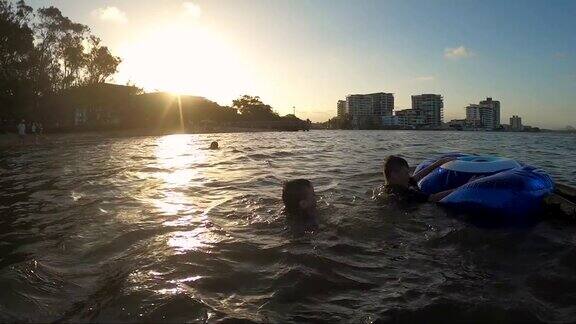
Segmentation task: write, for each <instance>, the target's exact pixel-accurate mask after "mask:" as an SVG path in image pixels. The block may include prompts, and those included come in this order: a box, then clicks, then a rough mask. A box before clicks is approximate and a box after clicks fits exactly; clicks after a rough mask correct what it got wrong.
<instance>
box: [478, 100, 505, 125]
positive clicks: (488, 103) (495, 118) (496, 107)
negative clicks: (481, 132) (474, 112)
mask: <svg viewBox="0 0 576 324" xmlns="http://www.w3.org/2000/svg"><path fill="white" fill-rule="evenodd" d="M479 104H480V106H482V107H485V108H488V109H490V110H491V112H492V124H490V125H488V128H490V129H498V128H500V101H498V100H492V98H490V97H488V98H486V100H483V101H480V103H479Z"/></svg>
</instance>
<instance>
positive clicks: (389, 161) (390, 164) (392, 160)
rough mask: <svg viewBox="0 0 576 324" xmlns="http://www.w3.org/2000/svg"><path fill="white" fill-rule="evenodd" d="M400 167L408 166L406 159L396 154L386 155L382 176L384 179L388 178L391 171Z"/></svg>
mask: <svg viewBox="0 0 576 324" xmlns="http://www.w3.org/2000/svg"><path fill="white" fill-rule="evenodd" d="M402 168H409V166H408V162H407V161H406V160H404V159H403V158H401V157H399V156H396V155H390V156H389V157H387V158H386V160H384V176H385V177H386V180H389V179H390V175H391V174H392V172H396V171H399V170H400V169H402Z"/></svg>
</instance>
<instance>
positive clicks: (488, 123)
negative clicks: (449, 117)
mask: <svg viewBox="0 0 576 324" xmlns="http://www.w3.org/2000/svg"><path fill="white" fill-rule="evenodd" d="M466 120H467V121H468V123H469V124H470V125H472V127H473V128H475V129H486V130H493V129H498V128H500V101H496V100H492V98H490V97H488V98H486V100H483V101H480V103H478V104H470V105H468V106H467V107H466Z"/></svg>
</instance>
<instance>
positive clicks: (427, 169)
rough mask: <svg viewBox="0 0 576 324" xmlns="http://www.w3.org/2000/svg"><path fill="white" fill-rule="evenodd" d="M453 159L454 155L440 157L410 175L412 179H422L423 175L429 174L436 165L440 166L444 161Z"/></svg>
mask: <svg viewBox="0 0 576 324" xmlns="http://www.w3.org/2000/svg"><path fill="white" fill-rule="evenodd" d="M454 160H456V158H455V157H448V158H444V159H440V160H438V161H436V162H434V163H432V164H430V165H429V166H427V167H425V168H424V169H422V170H420V171H419V172H418V173H416V174H414V175H413V176H412V179H414V181H416V182H418V181H420V180H422V179H423V178H424V177H425V176H427V175H429V174H430V173H431V172H432V171H434V170H435V169H436V168H437V167H439V166H441V165H442V164H444V163H448V162H450V161H454Z"/></svg>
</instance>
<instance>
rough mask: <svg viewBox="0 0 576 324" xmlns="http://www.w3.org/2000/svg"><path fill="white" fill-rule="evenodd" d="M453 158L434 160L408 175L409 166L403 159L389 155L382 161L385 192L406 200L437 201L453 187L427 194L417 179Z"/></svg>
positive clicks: (449, 192)
mask: <svg viewBox="0 0 576 324" xmlns="http://www.w3.org/2000/svg"><path fill="white" fill-rule="evenodd" d="M454 159H455V158H444V159H440V160H438V161H436V162H435V163H433V164H431V165H430V166H428V167H426V168H424V169H422V170H421V171H419V172H418V173H416V174H414V175H412V176H410V167H409V166H408V162H406V160H405V159H403V158H401V157H399V156H395V155H390V156H389V157H387V158H386V160H385V161H384V177H385V178H386V186H385V192H386V194H387V195H388V196H391V197H394V198H397V199H398V200H402V201H407V202H427V201H430V202H438V201H440V200H441V199H442V198H444V197H446V196H448V195H449V194H451V193H452V192H453V191H454V190H455V189H451V190H446V191H442V192H439V193H435V194H432V195H428V194H426V193H424V192H422V191H420V189H419V188H418V185H417V184H418V181H420V180H421V179H422V178H424V177H425V176H427V175H428V174H430V173H431V172H432V171H434V170H435V169H436V168H438V167H439V166H441V165H442V164H444V163H447V162H450V161H452V160H454Z"/></svg>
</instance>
